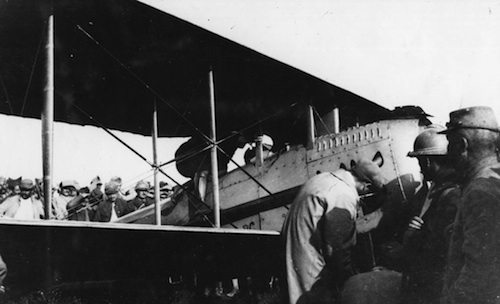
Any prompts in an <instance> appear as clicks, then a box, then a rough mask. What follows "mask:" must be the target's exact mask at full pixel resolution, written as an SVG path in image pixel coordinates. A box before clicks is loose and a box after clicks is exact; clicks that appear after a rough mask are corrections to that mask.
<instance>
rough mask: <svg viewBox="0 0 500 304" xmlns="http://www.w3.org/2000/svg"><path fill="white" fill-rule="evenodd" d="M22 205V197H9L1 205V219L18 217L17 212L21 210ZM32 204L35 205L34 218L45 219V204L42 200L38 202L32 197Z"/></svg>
mask: <svg viewBox="0 0 500 304" xmlns="http://www.w3.org/2000/svg"><path fill="white" fill-rule="evenodd" d="M20 203H21V196H19V195H14V196H10V197H8V198H7V199H6V200H5V201H4V202H3V203H2V204H1V205H0V217H4V216H5V217H11V218H13V217H14V216H15V215H16V212H17V210H18V209H19V205H20ZM31 203H32V205H33V217H34V219H41V218H44V216H45V212H44V209H43V204H42V202H41V201H40V200H37V199H36V198H34V197H33V196H32V197H31Z"/></svg>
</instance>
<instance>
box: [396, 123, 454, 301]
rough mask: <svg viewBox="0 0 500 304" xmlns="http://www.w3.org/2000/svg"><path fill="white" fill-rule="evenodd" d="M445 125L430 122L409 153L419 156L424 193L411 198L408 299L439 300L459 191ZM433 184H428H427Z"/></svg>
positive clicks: (406, 279) (405, 287)
mask: <svg viewBox="0 0 500 304" xmlns="http://www.w3.org/2000/svg"><path fill="white" fill-rule="evenodd" d="M443 130H444V127H442V126H439V125H430V126H429V127H428V128H426V129H425V130H424V131H423V132H422V133H420V134H419V135H418V136H417V138H416V139H415V142H414V149H413V151H412V152H409V153H408V156H409V157H416V158H417V159H418V163H419V165H420V169H421V172H422V174H423V176H424V181H423V191H420V193H421V194H422V193H423V195H416V196H415V199H414V200H413V201H412V202H410V206H409V209H410V211H409V212H410V217H411V220H410V222H409V225H408V228H407V230H406V231H405V233H404V236H403V246H404V250H405V258H406V259H407V262H406V263H404V265H405V269H404V271H403V284H402V287H403V295H404V298H405V299H404V302H405V303H439V296H440V293H441V289H442V286H443V277H444V271H445V266H446V255H447V250H448V244H449V240H450V236H451V227H452V225H453V221H454V219H455V215H456V212H457V202H458V199H459V196H460V191H459V189H458V185H457V182H456V173H455V172H454V170H453V168H452V164H451V162H450V159H449V157H448V156H447V149H448V140H447V139H446V136H445V135H443V134H439V132H440V131H443ZM428 184H430V186H429V187H428V188H427V185H428Z"/></svg>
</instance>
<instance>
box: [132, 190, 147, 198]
mask: <svg viewBox="0 0 500 304" xmlns="http://www.w3.org/2000/svg"><path fill="white" fill-rule="evenodd" d="M135 191H136V192H137V197H139V198H142V199H143V198H146V195H147V193H148V192H147V190H144V189H137V190H135Z"/></svg>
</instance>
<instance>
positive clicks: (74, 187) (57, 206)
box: [52, 180, 80, 220]
mask: <svg viewBox="0 0 500 304" xmlns="http://www.w3.org/2000/svg"><path fill="white" fill-rule="evenodd" d="M78 190H80V185H79V184H78V183H77V182H76V181H74V180H64V181H62V182H60V183H59V191H58V193H59V195H58V196H55V197H54V199H53V201H52V206H53V208H54V210H53V212H54V217H55V218H56V219H58V220H65V219H67V217H68V210H67V205H68V203H69V202H70V201H72V200H73V199H75V198H76V196H77V194H78Z"/></svg>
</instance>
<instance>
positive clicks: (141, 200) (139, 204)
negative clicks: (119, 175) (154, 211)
mask: <svg viewBox="0 0 500 304" xmlns="http://www.w3.org/2000/svg"><path fill="white" fill-rule="evenodd" d="M149 188H150V187H149V184H148V183H146V182H145V181H139V182H138V183H137V184H136V185H135V192H136V193H137V195H136V196H135V197H134V198H133V199H132V200H131V201H130V204H131V205H132V207H133V208H134V210H139V209H142V208H144V207H146V206H149V205H152V204H154V202H155V200H154V197H153V198H152V197H149V196H148V191H149Z"/></svg>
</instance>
